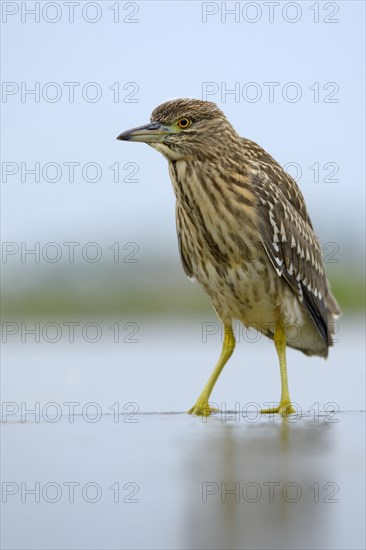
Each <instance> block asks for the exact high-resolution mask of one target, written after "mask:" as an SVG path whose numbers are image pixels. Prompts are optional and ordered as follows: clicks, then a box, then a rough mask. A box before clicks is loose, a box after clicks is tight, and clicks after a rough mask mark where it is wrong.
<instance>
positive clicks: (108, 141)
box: [1, 1, 365, 266]
mask: <svg viewBox="0 0 366 550" xmlns="http://www.w3.org/2000/svg"><path fill="white" fill-rule="evenodd" d="M9 4H14V3H9V2H3V3H2V9H3V20H4V17H5V20H6V22H5V23H3V25H2V79H3V81H5V82H15V83H17V85H19V87H20V86H21V84H20V83H21V82H25V83H26V86H28V87H29V88H32V87H34V83H35V82H39V83H40V87H41V90H42V89H43V87H44V85H45V84H47V83H49V82H57V83H58V85H59V86H60V87H61V89H62V96H61V98H60V100H59V101H58V102H55V103H51V102H47V101H45V100H44V99H43V98H42V97H41V99H40V102H39V103H36V102H35V101H34V98H33V97H27V99H26V101H25V102H23V103H22V102H21V96H20V93H17V94H15V95H12V96H7V97H4V96H3V103H2V105H1V107H2V126H1V127H2V135H3V140H2V160H3V162H4V161H5V162H15V163H17V164H19V165H20V163H21V162H25V163H27V164H29V165H30V166H31V165H32V164H34V163H35V162H36V161H38V162H40V164H41V167H42V166H43V165H44V164H45V163H48V162H57V163H59V164H60V165H61V166H62V164H63V163H64V162H70V161H75V162H79V163H81V165H83V164H85V163H87V162H96V163H98V164H99V165H100V166H101V168H102V171H103V175H102V178H101V179H100V181H98V182H95V183H89V182H86V181H83V178H82V177H81V173H80V169H77V170H76V172H75V174H76V177H75V181H74V183H71V182H69V181H68V174H67V170H66V168H65V169H64V171H63V175H62V177H61V179H60V181H58V182H56V183H50V182H46V181H44V180H42V177H41V181H40V183H35V182H34V179H33V177H32V176H28V177H27V179H26V182H23V183H22V182H21V181H20V173H18V174H16V175H15V176H10V177H9V178H8V181H7V182H6V183H5V182H4V181H3V183H2V195H3V211H2V235H3V240H5V241H16V242H18V241H27V242H29V243H32V242H34V241H39V242H41V243H46V242H50V241H56V242H63V241H67V240H70V241H97V242H103V241H106V242H114V241H120V242H127V241H135V242H138V243H139V245H140V247H141V249H142V250H144V254H145V255H146V257H149V256H150V255H152V256H156V255H164V256H166V257H167V258H171V259H172V260H173V261H176V260H177V247H176V236H175V219H174V196H173V192H172V189H171V184H170V181H169V176H168V171H167V166H166V161H165V160H164V159H163V158H162V157H161V156H160V155H159V154H157V153H156V152H155V151H154V150H152V149H150V148H149V147H148V146H146V145H141V144H130V143H121V142H117V141H116V139H115V138H116V136H117V135H118V134H119V133H120V132H121V131H123V130H125V129H127V128H129V127H131V126H136V125H139V124H142V123H144V122H147V121H148V120H149V117H150V113H151V111H152V109H153V108H154V107H155V106H156V105H158V104H160V103H162V102H163V101H165V100H167V99H169V98H174V97H184V96H188V97H197V98H201V97H202V83H203V82H216V83H217V84H218V86H219V88H220V86H221V83H226V84H224V85H226V86H227V88H228V89H231V88H233V87H234V85H235V83H236V82H238V83H239V85H240V89H241V90H242V89H243V86H245V84H246V83H248V82H256V83H257V84H258V85H259V86H260V87H261V90H262V98H261V99H260V100H259V101H258V102H256V103H251V102H248V101H245V100H244V99H243V97H241V98H240V101H239V102H236V101H235V99H234V96H233V95H228V96H227V97H226V101H225V102H224V101H222V98H221V96H220V93H217V94H215V95H212V96H210V98H209V99H212V100H213V101H216V102H217V103H218V104H219V105H220V107H222V109H223V110H224V112H225V113H226V115H227V116H228V118H229V119H230V121H231V122H232V123H233V124H234V126H235V127H236V129H237V130H238V131H239V132H240V133H241V134H242V135H244V136H246V137H248V138H250V139H253V140H255V141H257V142H258V143H260V144H261V145H262V146H264V147H265V149H267V150H268V151H269V152H270V153H271V154H272V155H273V156H274V157H275V158H276V159H277V160H278V161H279V162H280V163H282V164H286V163H287V162H290V161H292V162H296V163H298V164H299V165H300V166H301V168H302V178H301V180H300V182H299V184H300V187H301V189H302V191H303V193H304V195H305V198H306V200H307V203H308V207H309V211H310V214H311V217H312V220H313V223H314V226H315V228H316V229H317V231H318V233H319V237H320V240H321V242H323V243H327V242H336V243H337V244H339V246H340V252H339V254H340V256H339V257H340V260H341V261H342V260H343V259H344V262H346V259H345V258H346V257H348V256H349V255H350V254H351V255H352V258H353V260H354V261H356V260H360V252H359V250H360V246H361V242H362V240H363V234H364V189H365V178H364V145H365V143H364V114H365V113H364V96H365V88H364V77H363V72H364V71H363V67H364V47H363V46H364V30H363V23H364V3H363V2H361V1H355V2H349V1H347V2H334V3H330V8H329V3H328V4H327V3H324V2H320V3H316V4H317V5H318V6H319V22H318V23H315V22H314V17H315V15H314V10H312V9H311V8H310V7H311V5H313V4H314V3H311V2H297V3H295V8H293V9H294V10H296V11H291V9H290V11H286V12H285V16H286V17H287V18H290V19H294V18H296V15H299V14H300V18H299V20H298V21H297V22H295V23H289V22H288V21H286V20H285V19H284V15H283V9H284V6H285V5H287V4H288V3H283V2H282V3H280V5H279V6H276V8H275V12H274V20H273V22H272V23H271V22H269V11H268V10H269V8H268V7H266V5H265V3H263V2H256V3H254V4H255V6H256V7H255V8H253V10H254V9H255V10H257V11H256V13H257V15H258V14H259V20H258V21H257V22H256V23H249V22H247V21H245V19H244V16H243V12H242V10H243V9H245V5H246V4H248V3H240V10H241V13H240V17H239V19H240V20H239V22H235V17H234V16H230V15H227V20H226V22H222V21H221V17H222V14H221V13H220V6H221V3H215V2H211V3H210V6H209V7H208V8H207V7H206V8H205V7H204V6H203V5H202V3H201V2H136V3H135V2H132V3H131V2H130V3H126V2H121V3H120V19H121V21H120V22H119V23H115V22H113V17H114V12H113V11H112V10H111V9H110V8H111V6H113V5H114V3H113V2H99V3H97V4H98V6H99V8H98V9H99V11H100V20H99V21H98V22H96V23H94V24H92V23H88V22H87V21H85V20H84V19H83V17H82V11H81V10H82V8H85V4H86V3H85V2H80V6H78V7H75V20H74V23H70V22H69V21H68V19H69V15H68V11H67V9H66V7H65V6H64V5H63V3H62V2H59V3H58V6H59V8H58V14H57V11H56V9H55V8H48V9H49V11H47V12H46V17H48V18H49V19H52V18H55V17H56V16H57V17H58V16H59V17H60V20H59V21H58V22H56V23H49V22H47V21H45V18H44V16H43V15H42V12H41V15H40V22H39V23H36V22H34V16H32V15H28V16H26V19H25V22H22V21H21V16H22V15H21V4H23V9H24V5H26V7H27V8H32V7H33V8H34V2H27V3H25V2H22V3H20V2H19V3H15V4H16V5H17V7H18V8H19V11H18V13H16V14H14V15H8V16H6V13H5V15H4V10H6V12H8V11H9V10H10V11H11V10H13V8H12V7H7V5H9ZM44 5H45V3H44V2H41V3H40V6H41V9H42V7H43V6H44ZM326 5H328V7H327V8H326ZM227 6H228V8H233V6H234V3H233V2H230V3H228V4H227ZM296 6H297V7H296ZM334 6H335V7H334ZM205 9H209V10H216V9H217V10H219V11H218V13H217V14H215V15H212V16H211V15H210V16H208V17H207V22H206V23H203V22H202V13H203V10H205ZM287 9H289V8H287ZM336 9H338V11H337V13H335V14H333V11H335V10H336ZM88 10H89V11H87V16H88V17H89V18H90V19H92V18H94V17H95V14H96V11H93V10H95V8H93V7H91V8H88ZM137 10H138V11H137ZM258 10H259V11H258ZM135 11H137V13H135V14H133V15H130V16H129V14H132V12H135ZM246 14H247V18H248V17H249V18H251V19H253V18H254V17H255V15H256V14H255V12H254V11H247V12H246ZM23 16H24V14H23ZM126 17H127V18H129V17H130V18H132V19H136V21H138V22H136V23H127V22H123V21H122V19H123V18H126ZM326 17H328V18H329V19H338V22H336V23H325V22H324V19H325V18H326ZM64 82H79V83H80V86H78V87H77V88H75V101H74V103H70V102H69V101H68V89H67V87H66V86H64V85H63V83H64ZM88 82H97V83H98V86H99V87H100V89H101V90H102V97H101V99H100V100H99V101H98V102H96V103H90V102H87V101H85V100H84V99H83V98H82V95H81V92H80V90H81V88H82V87H83V86H84V85H85V84H87V83H88ZM115 82H119V83H120V89H121V101H119V102H117V103H115V102H114V101H113V93H112V91H111V90H109V89H108V88H109V86H111V85H113V83H115ZM129 82H135V83H137V85H138V92H137V93H136V95H135V96H134V98H135V99H137V100H138V101H137V102H135V103H126V102H123V101H122V99H123V98H126V96H127V94H128V93H129V92H130V91H132V88H131V87H129V88H127V89H126V90H123V86H124V85H125V84H126V83H129ZM264 82H279V83H280V85H279V86H278V87H276V89H275V99H274V102H272V103H271V102H269V101H268V88H266V87H265V86H263V83H264ZM288 82H296V83H298V85H299V86H301V90H302V97H301V99H300V100H299V101H298V102H296V103H291V102H289V101H285V100H284V99H283V97H282V95H281V94H282V90H283V87H284V86H285V85H286V84H287V83H288ZM314 82H319V86H320V101H319V102H318V103H316V102H314V92H313V91H311V90H310V89H309V87H310V86H312V85H313V84H314ZM328 82H335V83H336V84H337V85H338V86H339V91H338V92H337V93H336V94H335V95H334V98H336V99H338V102H337V103H325V102H324V101H323V99H324V98H325V96H326V95H327V94H329V92H331V91H332V90H333V88H332V87H330V88H328V89H327V90H323V89H322V87H323V85H325V84H326V83H328ZM220 89H222V87H221V88H220ZM90 91H91V92H92V91H93V90H91V89H90ZM253 91H254V90H253V89H252V90H251V92H252V93H253ZM49 92H50V94H52V90H51V89H50V90H49ZM224 99H225V98H224ZM115 162H119V163H121V167H122V166H124V165H125V164H126V163H128V162H133V163H137V164H138V167H139V172H138V176H137V177H138V180H139V181H138V183H126V182H125V183H122V182H120V183H113V177H112V172H111V171H110V170H109V169H108V167H109V166H111V165H112V164H114V163H115ZM314 162H318V163H319V165H320V167H322V166H323V165H324V164H325V163H327V162H333V163H336V164H337V165H338V166H339V172H338V174H337V175H336V176H334V177H335V178H338V179H339V181H338V182H325V181H323V179H324V177H325V176H326V175H327V174H329V173H330V171H331V169H330V168H328V170H327V171H324V170H323V171H321V172H320V181H319V182H318V183H317V182H314V177H313V172H312V171H311V170H310V169H309V166H312V165H313V164H314ZM122 173H123V175H124V176H125V175H126V173H127V172H126V171H124V172H122ZM362 257H363V256H362ZM361 259H362V258H361ZM345 266H346V264H345Z"/></svg>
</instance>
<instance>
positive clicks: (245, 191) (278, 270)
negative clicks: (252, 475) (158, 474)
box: [119, 99, 340, 414]
mask: <svg viewBox="0 0 366 550" xmlns="http://www.w3.org/2000/svg"><path fill="white" fill-rule="evenodd" d="M182 117H183V119H182ZM184 117H185V118H184ZM181 120H183V123H182V124H183V125H184V126H185V125H187V126H186V127H184V128H182V127H179V124H180V121H181ZM188 123H189V124H188ZM119 139H122V140H127V141H128V140H133V141H143V142H146V143H148V144H149V145H151V146H152V147H154V148H155V149H156V150H158V151H159V152H160V153H162V154H163V155H164V156H165V157H166V159H167V160H168V163H169V174H170V178H171V181H172V184H173V188H174V193H175V196H176V222H177V235H178V243H179V250H180V255H181V259H182V264H183V268H184V271H185V272H186V274H187V275H188V276H189V277H191V278H195V279H196V280H197V281H198V282H199V284H200V285H201V286H202V288H203V289H204V290H205V291H206V293H207V294H208V296H209V297H210V299H211V302H212V304H213V307H214V308H215V311H216V313H217V315H218V317H219V318H220V319H221V321H222V322H223V324H224V327H225V340H224V344H223V351H222V354H221V357H220V359H219V363H218V365H217V366H216V368H215V370H214V372H213V374H212V375H211V377H210V380H209V381H208V383H207V385H206V387H205V388H204V390H203V392H202V393H201V395H200V397H199V399H198V400H197V403H196V405H195V406H194V407H193V408H192V409H191V410H190V411H189V412H194V413H195V414H209V412H210V411H211V410H212V409H211V408H210V407H209V406H208V398H209V395H210V393H211V391H212V388H213V386H214V384H215V382H216V380H217V378H218V376H219V374H220V372H221V370H222V368H223V366H224V365H225V363H226V361H227V360H228V358H229V357H230V355H231V353H232V351H233V349H234V346H235V339H234V336H233V333H232V322H233V320H239V321H241V322H242V323H243V324H244V325H246V326H250V327H255V328H256V329H257V330H259V331H260V332H262V333H264V334H266V335H267V336H269V337H270V338H273V339H274V341H275V344H276V349H277V352H278V355H279V359H280V366H281V383H282V394H281V401H280V405H279V407H277V408H275V409H271V410H269V409H266V410H263V411H262V412H265V413H267V412H271V411H273V412H280V413H281V414H287V413H288V412H294V409H293V407H292V406H291V402H290V397H289V391H288V384H287V371H286V357H285V347H286V345H287V346H290V347H293V348H296V349H299V350H301V351H302V352H304V353H305V354H307V355H319V356H323V357H326V356H327V354H328V348H329V346H330V345H332V337H331V334H330V331H329V328H328V327H329V325H330V324H331V323H332V322H333V320H334V319H335V318H336V317H337V316H338V315H339V314H340V310H339V307H338V305H337V302H336V300H335V298H334V297H333V296H332V294H331V292H330V288H329V283H328V280H327V278H326V275H325V270H324V265H323V260H322V254H321V247H320V244H319V241H318V238H317V236H316V235H315V233H314V230H313V227H312V223H311V221H310V218H309V215H308V212H307V209H306V205H305V201H304V198H303V196H302V194H301V191H300V190H299V188H298V186H297V184H296V182H295V181H294V179H293V178H292V177H291V176H290V175H289V174H287V173H286V172H285V171H284V170H283V168H282V167H281V166H280V165H279V164H278V163H277V162H276V161H275V160H274V159H273V158H272V157H271V156H270V155H269V154H268V153H266V151H264V150H263V149H262V148H261V147H260V146H259V145H257V144H256V143H254V142H252V141H250V140H248V139H245V138H242V137H240V136H239V135H238V134H237V132H236V131H235V130H234V128H233V127H232V125H231V124H230V122H229V121H228V120H227V119H226V117H225V115H224V114H223V113H222V111H221V110H220V109H219V108H218V107H217V106H216V105H215V104H214V103H210V102H206V101H200V100H195V99H178V100H172V101H168V102H166V103H163V104H162V105H160V106H159V107H157V108H156V109H155V110H154V111H153V113H152V115H151V124H150V125H146V126H143V127H140V128H136V129H133V130H130V131H128V132H124V133H123V134H121V135H120V136H119ZM205 411H206V412H205ZM207 411H208V412H207Z"/></svg>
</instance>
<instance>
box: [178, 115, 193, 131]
mask: <svg viewBox="0 0 366 550" xmlns="http://www.w3.org/2000/svg"><path fill="white" fill-rule="evenodd" d="M177 124H178V126H179V128H182V130H185V129H186V128H188V126H190V125H191V120H190V119H189V118H187V117H185V116H184V117H182V118H180V119H179V120H178V121H177Z"/></svg>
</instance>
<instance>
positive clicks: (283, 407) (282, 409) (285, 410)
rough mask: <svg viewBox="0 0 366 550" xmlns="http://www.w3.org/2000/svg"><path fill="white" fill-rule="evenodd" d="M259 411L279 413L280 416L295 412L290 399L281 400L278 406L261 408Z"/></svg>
mask: <svg viewBox="0 0 366 550" xmlns="http://www.w3.org/2000/svg"><path fill="white" fill-rule="evenodd" d="M261 413H262V414H280V415H281V416H288V415H289V414H294V413H296V410H295V409H294V407H293V406H292V405H291V401H281V402H280V404H279V405H278V407H270V408H269V409H261Z"/></svg>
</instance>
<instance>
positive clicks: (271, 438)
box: [186, 417, 337, 549]
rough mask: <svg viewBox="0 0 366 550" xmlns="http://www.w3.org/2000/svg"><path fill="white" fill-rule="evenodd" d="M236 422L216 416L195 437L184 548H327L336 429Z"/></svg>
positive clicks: (280, 422)
mask: <svg viewBox="0 0 366 550" xmlns="http://www.w3.org/2000/svg"><path fill="white" fill-rule="evenodd" d="M237 420H238V418H234V417H233V418H232V419H231V420H229V421H227V422H225V423H222V422H221V421H220V419H219V418H218V417H212V418H210V419H209V420H208V422H207V424H206V425H205V426H204V428H205V429H204V430H202V431H201V434H200V436H201V437H200V439H198V440H195V443H194V447H193V448H192V454H191V461H190V463H189V464H186V467H187V468H188V469H189V471H190V479H191V485H190V486H188V487H187V524H186V547H188V548H212V549H247V548H248V549H249V548H250V549H257V548H258V549H267V548H268V549H272V548H273V549H275V548H276V549H277V548H330V547H331V546H330V543H331V540H332V533H331V522H330V521H329V520H330V519H331V516H330V515H329V512H332V507H334V506H335V504H334V502H331V501H332V499H334V500H335V501H336V499H337V495H336V493H337V484H336V483H335V482H334V480H333V478H332V472H331V469H330V466H329V463H330V459H331V455H332V449H331V443H330V437H329V435H330V434H329V430H331V428H332V424H329V423H323V422H314V420H313V419H311V418H305V419H302V420H301V421H300V422H296V423H291V422H289V421H288V420H284V419H281V418H279V419H277V418H276V419H273V418H272V419H266V420H264V421H263V420H261V422H260V423H258V424H251V423H250V422H249V421H248V419H243V418H242V419H240V420H241V422H237ZM187 473H188V472H187ZM187 477H188V475H187ZM329 482H330V483H331V484H330V485H326V484H327V483H329ZM327 499H329V501H330V502H327ZM187 537H188V540H187Z"/></svg>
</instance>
